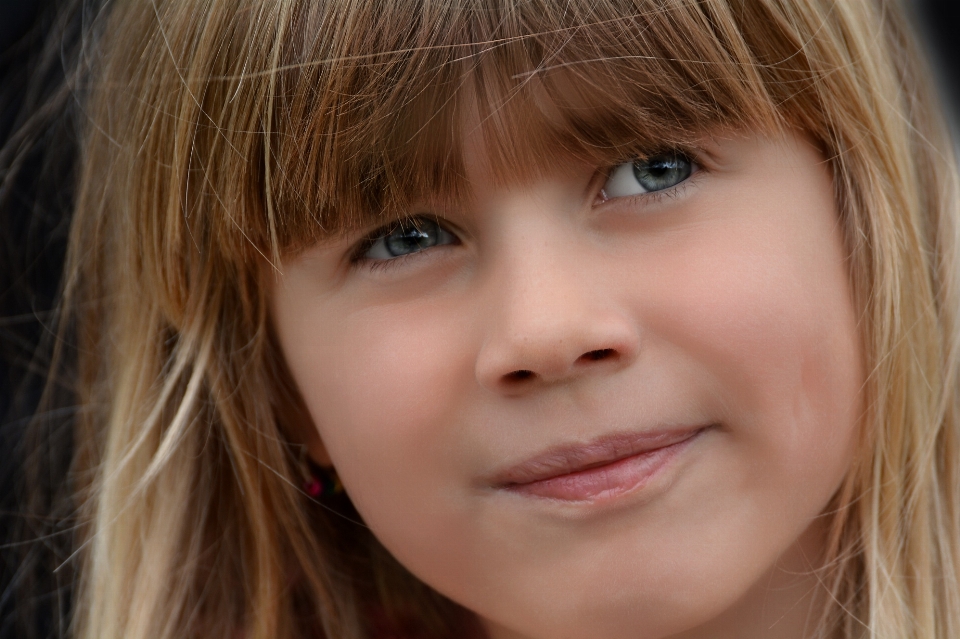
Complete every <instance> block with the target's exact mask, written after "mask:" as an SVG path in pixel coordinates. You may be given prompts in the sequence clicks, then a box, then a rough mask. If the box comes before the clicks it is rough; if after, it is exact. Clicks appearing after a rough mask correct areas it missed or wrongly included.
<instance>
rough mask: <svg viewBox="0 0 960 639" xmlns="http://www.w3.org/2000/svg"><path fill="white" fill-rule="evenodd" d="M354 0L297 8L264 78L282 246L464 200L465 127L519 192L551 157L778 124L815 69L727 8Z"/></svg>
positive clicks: (747, 12) (759, 24)
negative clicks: (438, 201) (269, 91)
mask: <svg viewBox="0 0 960 639" xmlns="http://www.w3.org/2000/svg"><path fill="white" fill-rule="evenodd" d="M318 4H319V5H320V6H316V5H318ZM360 4H361V3H357V4H353V3H344V5H342V6H341V5H340V4H338V5H337V8H336V9H332V8H331V7H330V5H329V4H327V3H309V6H304V7H301V8H300V9H299V10H298V11H297V12H295V13H294V14H292V15H291V16H290V18H289V20H288V26H287V28H286V34H287V37H286V38H285V39H283V44H282V45H281V47H282V51H281V52H280V53H279V55H278V56H277V58H278V63H277V67H276V68H275V69H273V70H272V71H271V73H273V74H275V75H274V78H273V82H274V83H275V89H274V104H275V107H274V110H273V117H272V133H271V135H270V136H269V137H268V139H269V144H270V145H271V147H272V148H271V149H270V150H269V153H268V154H267V157H269V158H271V160H270V162H271V165H272V166H271V167H270V169H269V170H268V171H267V176H268V177H267V179H268V180H269V184H268V185H267V186H268V188H267V193H268V194H271V195H268V197H272V198H273V201H272V202H271V203H270V204H272V207H273V209H274V210H275V214H273V215H271V216H270V218H271V220H270V222H269V224H270V225H272V228H270V229H269V230H268V229H264V231H268V234H266V235H265V237H270V238H271V240H272V241H273V242H275V243H276V244H275V245H274V248H275V249H279V250H280V251H291V250H296V248H297V247H302V246H305V245H309V244H311V243H313V242H315V241H318V240H321V239H323V238H325V237H328V236H330V235H333V234H336V233H339V232H342V231H345V230H349V229H354V228H358V227H362V226H365V225H370V224H373V223H377V222H383V221H384V220H387V219H392V218H396V217H398V216H403V215H405V214H409V209H410V207H411V206H414V205H415V204H416V203H417V202H418V201H422V200H423V199H424V198H427V197H432V198H437V197H439V198H454V199H456V198H462V197H466V196H468V195H469V190H470V185H469V184H468V183H467V180H466V179H465V171H464V166H465V163H464V157H463V137H464V135H465V133H467V132H468V131H467V128H473V127H478V128H479V130H480V132H481V133H482V135H481V136H480V139H482V141H483V145H484V149H483V151H484V152H485V154H486V156H487V159H488V161H489V163H490V166H491V169H492V172H493V174H494V176H495V178H496V179H497V180H499V181H500V182H502V183H503V184H510V183H522V182H524V181H526V180H530V179H532V178H534V177H536V176H537V175H539V174H542V172H544V171H545V170H548V169H549V168H550V163H551V162H552V161H553V160H555V159H556V158H557V156H558V154H562V155H565V156H571V157H577V158H579V159H583V160H587V161H590V162H593V163H595V164H597V165H598V166H603V165H612V164H614V163H617V162H621V161H623V160H626V159H628V158H630V157H635V156H638V155H644V154H649V153H652V152H656V151H659V150H664V149H668V148H685V147H688V146H689V145H691V144H692V143H693V141H694V140H696V139H698V138H700V137H702V136H703V134H704V133H705V132H707V131H713V130H717V129H721V128H752V129H755V130H771V129H773V128H776V127H778V126H780V125H781V124H782V123H783V121H784V117H783V116H784V115H785V114H786V112H787V111H788V110H789V109H787V108H786V107H787V106H788V105H790V104H792V103H795V102H796V99H797V96H799V95H802V93H803V91H802V90H803V86H804V85H806V84H807V82H805V81H804V78H808V77H809V76H810V75H811V74H810V73H809V72H805V70H804V69H805V63H804V61H803V57H802V55H800V52H801V47H800V46H799V45H798V44H797V43H795V42H791V41H790V38H788V37H787V36H786V35H785V33H781V32H778V31H777V30H776V29H775V28H774V27H775V26H776V25H775V24H774V22H775V21H774V20H773V18H772V17H771V16H764V15H758V14H756V12H757V11H759V10H760V9H758V8H752V9H748V8H746V7H740V8H737V10H736V12H735V13H734V12H733V11H732V10H731V8H730V7H729V6H728V3H726V2H709V1H708V2H691V1H683V0H680V1H677V2H637V3H629V2H596V1H595V0H584V1H582V2H578V1H576V0H573V1H571V2H567V3H563V4H561V3H556V2H554V1H553V0H538V1H531V2H512V3H506V2H504V3H498V2H494V3H491V2H489V1H488V0H483V1H482V2H481V1H479V0H477V1H476V2H474V3H470V2H454V1H452V0H451V1H449V2H438V3H428V2H424V3H422V4H420V5H418V6H412V5H413V3H387V4H384V5H382V6H380V7H378V8H377V10H376V12H375V13H374V12H373V10H371V9H370V8H369V7H368V6H366V5H367V4H368V3H363V5H365V6H363V7H362V8H361V7H360ZM752 4H754V5H756V4H759V3H752ZM751 12H753V13H751ZM771 88H772V89H773V90H771ZM277 244H278V245H279V246H277Z"/></svg>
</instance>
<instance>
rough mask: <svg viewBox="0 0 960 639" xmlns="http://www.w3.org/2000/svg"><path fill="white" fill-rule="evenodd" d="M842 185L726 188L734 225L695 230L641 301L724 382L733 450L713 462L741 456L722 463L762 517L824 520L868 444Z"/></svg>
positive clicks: (722, 411)
mask: <svg viewBox="0 0 960 639" xmlns="http://www.w3.org/2000/svg"><path fill="white" fill-rule="evenodd" d="M830 193H831V191H830V190H829V189H823V192H822V193H820V194H819V196H820V199H819V200H818V199H817V197H815V196H816V195H817V194H814V196H811V197H810V198H806V199H803V200H798V198H796V197H795V196H794V197H792V198H791V199H790V200H786V203H784V201H777V200H773V201H771V200H770V199H769V198H760V197H758V199H757V200H756V201H752V202H751V201H750V200H749V199H747V198H744V197H743V196H742V195H741V194H738V195H737V197H736V198H734V197H732V196H731V198H729V200H724V199H723V198H718V201H717V208H716V217H717V219H719V220H722V221H723V223H720V224H717V225H716V227H715V228H711V229H710V231H709V232H706V233H701V234H699V235H698V236H697V237H699V238H708V239H709V241H696V242H690V243H687V244H686V245H684V244H682V243H679V242H678V243H677V244H676V245H674V246H670V247H667V248H666V250H664V251H663V252H662V254H660V255H658V258H659V264H660V266H659V268H658V269H657V272H658V274H659V275H658V279H657V281H656V282H655V284H654V285H652V286H651V287H650V288H649V290H648V291H647V295H648V297H647V299H646V300H641V302H642V307H643V308H644V309H646V310H641V311H640V312H643V313H645V315H646V318H645V325H646V326H647V327H648V329H649V331H650V332H651V338H652V339H654V340H662V341H664V342H665V343H669V344H670V345H671V346H673V347H675V348H677V349H679V350H682V351H683V352H684V353H685V354H686V355H687V356H689V357H691V358H694V359H695V360H696V361H697V363H698V364H700V365H703V366H704V368H705V369H707V370H709V371H711V376H712V377H713V379H715V380H718V384H717V385H716V386H715V392H714V396H713V397H712V399H711V400H708V401H712V402H714V409H715V412H716V414H718V415H721V416H722V418H723V419H724V420H725V421H724V429H723V434H724V435H725V437H724V438H723V440H722V445H723V446H725V447H726V449H727V453H729V454H727V455H718V456H716V457H715V458H714V459H715V460H718V463H719V462H721V461H727V462H729V464H728V466H727V467H725V468H717V469H716V471H717V472H719V473H720V474H721V476H725V477H728V478H729V479H730V482H731V483H732V484H733V485H734V486H739V487H741V488H743V490H744V492H745V494H748V495H750V494H752V495H754V496H756V497H757V500H756V502H755V503H757V504H761V503H762V505H763V507H764V508H767V509H768V510H767V513H766V516H765V517H764V518H761V523H763V524H772V523H773V522H776V521H777V517H776V516H773V515H772V514H771V513H777V512H778V511H780V510H781V509H787V508H789V509H791V510H793V511H794V513H793V514H792V515H791V516H790V520H791V521H793V522H794V525H797V524H798V523H800V522H801V521H802V517H803V515H805V514H806V515H809V516H814V515H815V514H816V513H817V511H818V510H819V509H820V508H822V507H823V506H824V505H825V502H826V501H827V500H828V499H829V497H830V496H831V495H832V493H833V492H834V491H835V490H836V488H837V486H838V484H839V482H840V481H841V480H842V477H843V475H844V473H845V472H846V471H847V469H848V467H849V464H850V462H851V459H852V456H853V450H854V448H855V444H856V438H857V434H858V433H857V428H856V426H857V424H858V419H859V414H860V410H861V401H860V392H861V384H862V380H863V372H862V363H861V357H860V344H859V336H858V331H857V320H856V314H855V309H854V304H853V300H852V294H851V289H850V284H849V275H848V270H847V264H846V262H845V258H844V255H845V250H844V247H843V243H842V236H841V234H840V232H839V229H838V227H837V222H836V213H835V207H834V204H833V201H832V199H831V198H830ZM727 201H729V202H730V203H731V205H730V207H729V208H727V207H725V206H724V204H725V202H727ZM791 201H794V202H796V204H795V205H793V208H791V204H790V202H791ZM733 203H735V204H736V207H737V208H733ZM744 210H752V211H756V212H757V214H756V215H745V214H744V213H743V211H744ZM730 220H735V222H734V223H731V222H730ZM804 509H806V512H804ZM798 515H799V516H798ZM783 532H788V533H789V531H781V534H783Z"/></svg>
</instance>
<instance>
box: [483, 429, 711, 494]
mask: <svg viewBox="0 0 960 639" xmlns="http://www.w3.org/2000/svg"><path fill="white" fill-rule="evenodd" d="M712 426H713V425H706V426H703V425H700V426H685V427H679V428H669V429H659V430H655V431H647V432H641V433H628V434H616V435H611V436H606V437H601V438H598V439H596V440H593V441H591V442H587V443H583V444H572V445H561V446H557V447H554V448H550V449H548V450H546V451H545V452H543V453H541V454H538V455H536V456H534V457H531V458H530V459H527V460H526V461H523V462H521V463H519V464H517V465H515V466H511V467H510V468H508V469H506V470H504V471H502V472H500V473H497V474H496V475H494V479H493V480H492V482H491V484H492V485H493V487H494V488H498V489H501V490H505V491H508V492H512V493H517V494H520V495H524V496H528V497H539V498H546V499H554V500H561V501H571V502H573V501H597V500H605V499H607V498H611V497H615V496H617V495H620V494H623V493H626V492H630V491H633V490H635V489H637V488H639V487H641V486H643V485H645V484H647V483H649V482H650V481H651V480H652V479H653V478H654V477H656V476H657V475H658V474H660V472H661V471H662V470H663V469H665V468H666V467H667V466H668V465H669V464H670V462H671V461H672V460H673V459H674V458H675V457H676V456H677V455H678V454H679V453H681V452H682V451H683V450H684V449H685V448H687V447H688V446H689V445H690V444H691V443H693V441H694V440H695V439H696V438H697V437H698V436H699V435H700V434H702V433H703V432H704V431H706V430H707V429H709V428H711V427H712Z"/></svg>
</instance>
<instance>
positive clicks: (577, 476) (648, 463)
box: [507, 430, 703, 502]
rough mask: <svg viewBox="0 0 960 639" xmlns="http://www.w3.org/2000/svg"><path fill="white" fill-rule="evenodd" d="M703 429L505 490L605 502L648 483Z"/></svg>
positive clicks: (553, 497)
mask: <svg viewBox="0 0 960 639" xmlns="http://www.w3.org/2000/svg"><path fill="white" fill-rule="evenodd" d="M702 432H703V431H702V430H698V431H696V432H695V433H693V434H692V435H691V436H690V437H688V438H687V439H684V440H682V441H679V442H677V443H675V444H671V445H669V446H664V447H663V448H657V449H656V450H648V451H644V452H642V453H639V454H637V455H633V456H631V457H625V458H623V459H618V460H617V461H614V462H610V463H609V464H605V465H603V466H595V467H593V468H588V469H586V470H581V471H577V472H574V473H568V474H566V475H558V476H556V477H550V478H548V479H542V480H540V481H534V482H530V483H528V484H514V485H512V486H509V487H508V488H507V490H509V491H510V492H515V493H519V494H521V495H526V496H530V497H542V498H546V499H556V500H560V501H571V502H573V501H598V500H603V501H605V500H606V499H609V498H612V497H616V496H618V495H622V494H623V493H627V492H631V491H633V490H636V489H638V488H641V487H642V486H645V485H646V484H648V483H650V481H651V480H652V479H653V478H654V477H656V476H657V475H658V474H660V472H661V471H662V470H664V469H665V468H666V467H667V466H668V465H669V464H670V462H671V461H673V459H674V458H675V457H676V456H677V455H679V454H680V453H681V452H683V450H684V449H685V448H686V447H687V446H689V445H690V444H691V443H692V442H693V440H694V439H696V438H697V436H699V435H700V433H702Z"/></svg>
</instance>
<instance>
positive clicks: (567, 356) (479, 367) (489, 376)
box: [476, 245, 640, 395]
mask: <svg viewBox="0 0 960 639" xmlns="http://www.w3.org/2000/svg"><path fill="white" fill-rule="evenodd" d="M591 259H603V258H602V257H596V256H594V257H592V258H591V257H590V256H589V251H577V250H575V249H571V247H569V246H566V247H564V246H558V245H554V246H553V247H551V246H550V245H541V246H540V247H537V248H531V247H530V246H525V247H516V251H515V252H513V254H512V256H511V257H510V258H507V259H505V260H504V261H505V263H504V264H503V265H502V266H501V268H499V269H498V275H497V276H496V277H493V278H491V281H490V282H489V283H488V291H490V293H491V294H490V295H489V296H486V297H487V309H488V310H487V311H486V313H487V315H488V318H489V322H488V324H487V326H488V330H487V332H486V336H485V340H484V341H483V343H482V346H481V348H480V352H479V353H478V356H477V361H476V377H477V381H478V382H479V383H480V385H481V386H483V387H484V388H487V389H488V390H492V391H495V392H497V393H501V394H510V395H516V394H522V393H525V392H528V391H529V390H531V389H534V388H537V387H543V386H545V385H557V384H562V383H567V382H571V381H573V380H576V379H579V378H582V377H584V376H588V375H600V374H604V373H608V374H609V373H612V372H615V371H617V370H620V369H622V368H624V367H626V366H627V365H629V364H630V363H631V362H632V361H634V360H635V359H636V356H637V354H638V352H639V344H640V337H639V331H638V325H637V322H636V321H635V320H634V319H632V318H631V317H630V314H629V313H628V312H627V311H626V309H624V308H622V307H620V306H619V304H618V301H619V300H618V295H617V294H616V293H617V291H616V284H614V283H612V282H609V281H602V280H603V278H602V277H600V276H599V275H597V272H596V271H592V269H591V268H589V265H588V264H586V262H589V261H590V260H591ZM591 273H592V274H591Z"/></svg>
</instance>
